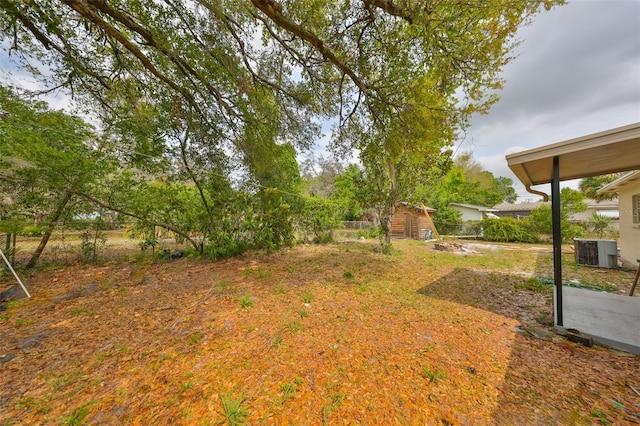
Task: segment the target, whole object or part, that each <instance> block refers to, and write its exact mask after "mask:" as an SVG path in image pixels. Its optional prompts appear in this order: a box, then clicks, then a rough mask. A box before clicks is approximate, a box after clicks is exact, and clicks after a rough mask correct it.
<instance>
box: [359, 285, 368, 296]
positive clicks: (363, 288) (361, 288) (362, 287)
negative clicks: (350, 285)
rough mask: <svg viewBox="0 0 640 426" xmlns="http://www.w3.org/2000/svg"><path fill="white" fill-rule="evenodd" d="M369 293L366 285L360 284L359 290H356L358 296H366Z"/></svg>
mask: <svg viewBox="0 0 640 426" xmlns="http://www.w3.org/2000/svg"><path fill="white" fill-rule="evenodd" d="M367 291H369V286H368V285H366V284H360V285H359V286H358V287H357V288H356V293H358V294H364V293H366V292H367Z"/></svg>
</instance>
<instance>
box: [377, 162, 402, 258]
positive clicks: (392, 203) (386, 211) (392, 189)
mask: <svg viewBox="0 0 640 426" xmlns="http://www.w3.org/2000/svg"><path fill="white" fill-rule="evenodd" d="M387 170H388V172H389V192H388V193H387V197H386V200H385V201H384V204H385V205H383V206H382V208H381V209H380V228H382V231H383V232H384V245H385V246H389V245H391V222H392V221H393V215H394V214H395V212H396V203H397V202H398V184H397V180H396V166H395V164H394V163H393V161H391V160H387Z"/></svg>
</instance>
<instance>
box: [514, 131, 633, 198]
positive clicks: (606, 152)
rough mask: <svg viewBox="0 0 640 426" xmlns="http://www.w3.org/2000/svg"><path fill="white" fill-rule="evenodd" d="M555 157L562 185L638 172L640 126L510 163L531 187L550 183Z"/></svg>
mask: <svg viewBox="0 0 640 426" xmlns="http://www.w3.org/2000/svg"><path fill="white" fill-rule="evenodd" d="M554 157H558V161H559V164H560V170H559V171H560V180H561V181H563V180H570V179H578V178H583V177H589V176H599V175H604V174H608V173H615V172H620V171H629V170H635V169H638V167H639V166H640V122H638V123H634V124H629V125H627V126H623V127H617V128H615V129H610V130H606V131H604V132H599V133H594V134H591V135H586V136H581V137H579V138H575V139H569V140H566V141H563V142H558V143H554V144H551V145H546V146H542V147H539V148H534V149H530V150H527V151H522V152H518V153H515V154H509V155H507V163H508V165H509V168H510V169H511V170H512V171H513V173H514V174H515V175H516V176H517V177H518V179H520V181H521V182H522V183H523V184H524V185H525V186H526V187H530V186H532V185H540V184H544V183H550V182H551V180H552V178H553V158H554Z"/></svg>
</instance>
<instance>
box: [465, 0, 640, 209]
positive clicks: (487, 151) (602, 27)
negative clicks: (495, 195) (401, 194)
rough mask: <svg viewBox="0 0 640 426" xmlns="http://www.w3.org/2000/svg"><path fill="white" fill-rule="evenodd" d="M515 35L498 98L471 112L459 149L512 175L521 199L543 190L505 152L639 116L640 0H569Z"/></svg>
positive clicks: (635, 119) (632, 120)
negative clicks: (531, 188) (530, 186)
mask: <svg viewBox="0 0 640 426" xmlns="http://www.w3.org/2000/svg"><path fill="white" fill-rule="evenodd" d="M518 39H519V40H521V44H520V45H519V46H518V47H517V48H516V50H515V53H516V55H517V57H516V58H515V59H514V60H513V61H512V62H511V63H510V64H508V65H507V66H506V67H505V68H504V71H503V78H504V79H505V80H506V82H505V86H504V89H503V90H502V91H501V92H500V98H501V100H500V102H498V103H497V104H495V105H494V106H493V107H492V109H491V110H490V112H489V114H487V115H482V116H481V115H477V116H474V117H472V120H471V126H470V128H469V129H468V130H467V132H466V135H465V136H464V138H463V139H462V140H460V141H458V143H457V144H456V150H457V151H458V152H465V151H472V152H473V156H474V158H475V159H476V160H477V161H479V162H480V163H481V164H482V165H483V166H484V168H485V169H486V170H489V171H490V172H492V173H493V174H494V175H495V176H505V177H509V178H511V179H513V181H514V187H515V188H516V192H517V193H518V196H519V201H520V202H523V201H533V200H537V199H539V197H538V196H536V195H533V194H529V193H528V192H526V190H525V189H524V186H523V185H522V184H521V183H520V181H519V180H518V179H517V178H516V177H515V175H513V173H511V170H510V169H509V168H508V166H507V161H506V159H505V155H506V154H510V153H514V152H518V151H523V150H526V149H532V148H536V147H540V146H543V145H548V144H551V143H555V142H561V141H564V140H568V139H572V138H576V137H580V136H584V135H588V134H591V133H596V132H600V131H604V130H608V129H612V128H615V127H620V126H624V125H627V124H631V123H635V122H639V121H640V0H590V1H588V0H576V1H570V2H569V3H567V4H565V5H563V6H559V7H556V8H554V9H552V10H551V11H543V12H541V13H540V14H538V15H536V17H535V18H534V21H533V22H532V23H531V24H530V25H529V26H527V27H523V28H521V29H520V31H519V32H518ZM638 155H639V156H640V146H639V147H638ZM577 184H578V181H570V182H568V183H567V184H565V185H566V186H569V187H573V188H577ZM536 188H538V189H541V190H542V191H544V192H546V193H549V192H550V187H549V185H542V186H539V187H536Z"/></svg>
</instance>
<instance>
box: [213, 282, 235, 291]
mask: <svg viewBox="0 0 640 426" xmlns="http://www.w3.org/2000/svg"><path fill="white" fill-rule="evenodd" d="M213 286H214V287H215V288H216V289H217V290H218V291H219V292H221V293H222V292H225V291H227V290H228V289H229V287H230V286H231V284H229V283H228V282H227V281H216V282H215V283H214V284H213Z"/></svg>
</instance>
